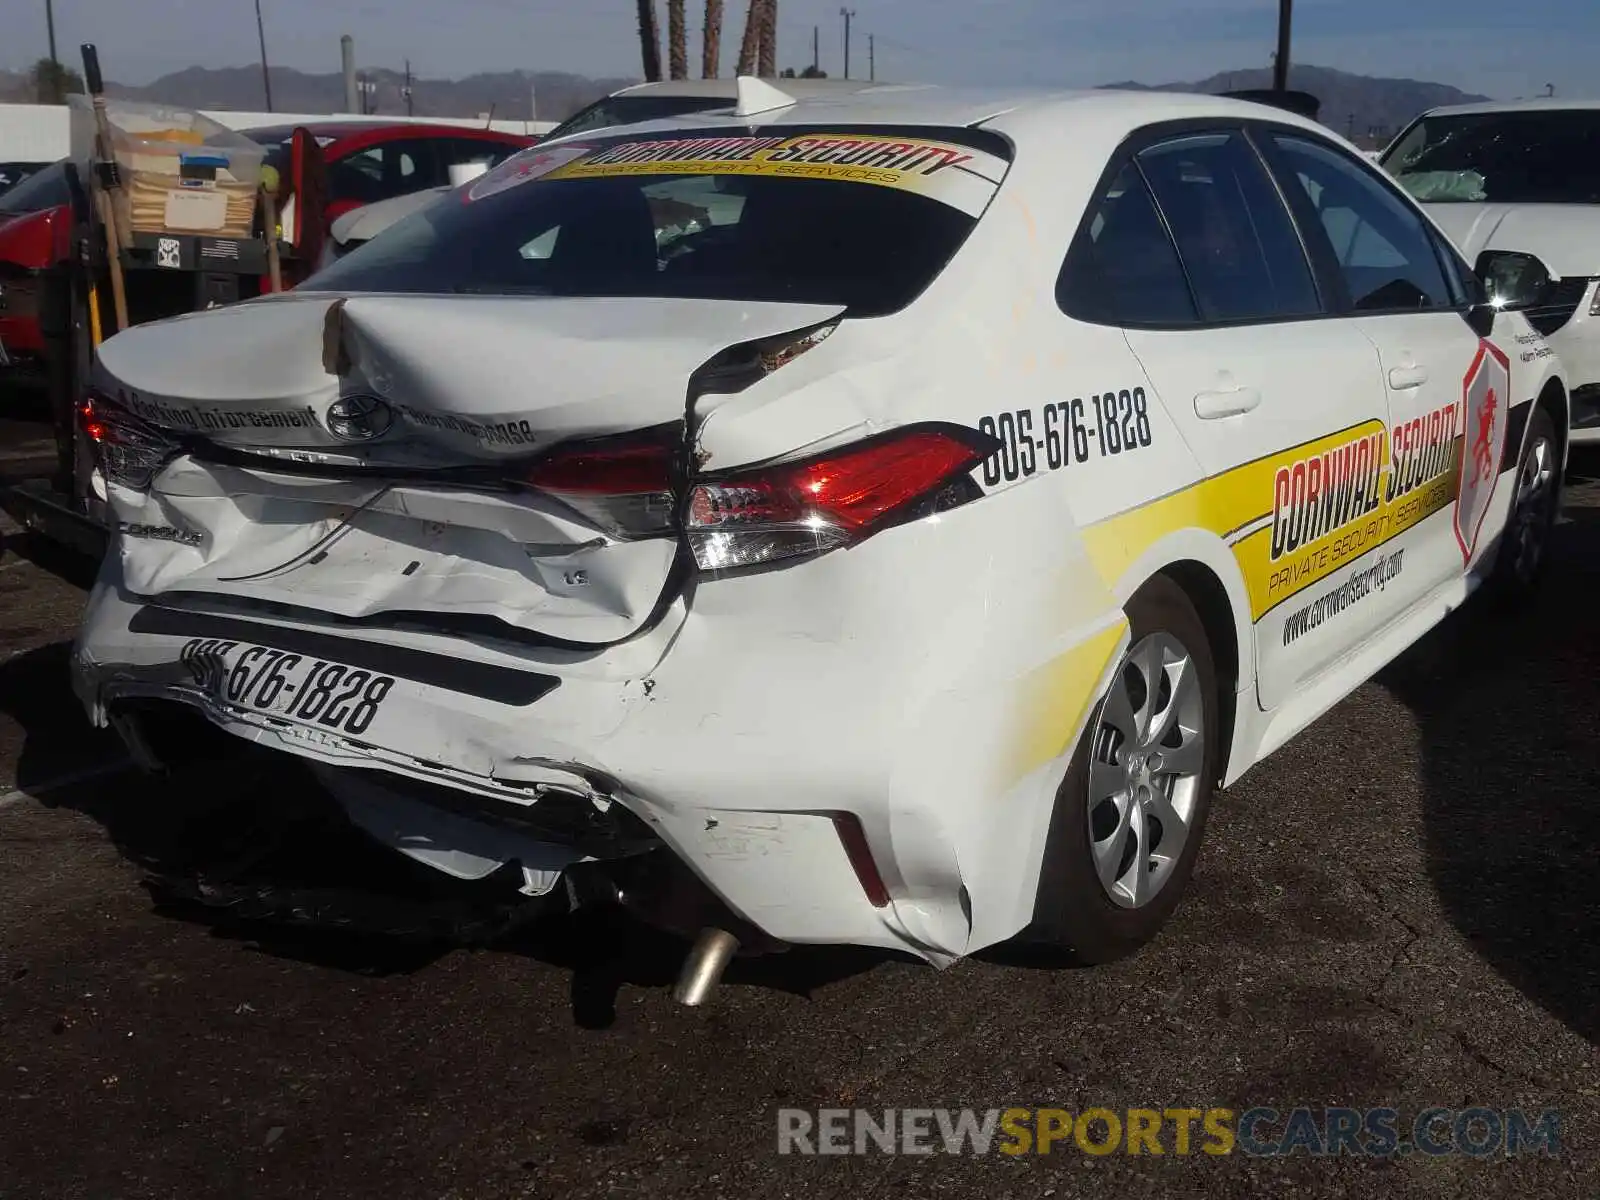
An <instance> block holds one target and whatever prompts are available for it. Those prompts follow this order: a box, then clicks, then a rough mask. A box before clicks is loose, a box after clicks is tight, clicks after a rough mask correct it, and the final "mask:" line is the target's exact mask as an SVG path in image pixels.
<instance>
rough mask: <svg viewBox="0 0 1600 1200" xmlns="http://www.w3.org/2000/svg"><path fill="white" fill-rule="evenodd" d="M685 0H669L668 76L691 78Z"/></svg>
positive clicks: (672, 77)
mask: <svg viewBox="0 0 1600 1200" xmlns="http://www.w3.org/2000/svg"><path fill="white" fill-rule="evenodd" d="M683 5H684V0H667V77H668V78H669V79H687V78H689V45H688V42H687V41H686V40H685V38H686V34H685V31H684V24H683Z"/></svg>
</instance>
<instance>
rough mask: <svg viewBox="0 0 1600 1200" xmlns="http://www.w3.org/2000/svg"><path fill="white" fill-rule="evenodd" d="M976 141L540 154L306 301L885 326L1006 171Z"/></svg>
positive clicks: (963, 133)
mask: <svg viewBox="0 0 1600 1200" xmlns="http://www.w3.org/2000/svg"><path fill="white" fill-rule="evenodd" d="M1008 155H1009V150H1008V149H1007V145H1006V143H1005V142H1004V141H1002V140H1001V139H999V138H996V137H993V136H992V135H986V134H981V133H979V132H978V131H974V130H934V129H920V130H917V131H916V132H915V134H913V135H905V134H901V133H899V132H898V131H895V132H884V131H881V130H850V131H844V132H824V131H817V132H807V133H802V134H795V133H791V132H789V131H785V132H783V133H781V134H776V135H764V134H762V133H760V132H759V131H756V132H754V133H752V132H748V131H745V130H740V131H737V132H734V133H729V132H726V131H717V130H713V131H707V132H704V133H694V134H687V135H674V137H673V138H671V139H667V140H663V139H661V138H660V137H659V136H658V137H656V138H655V139H654V140H651V139H648V138H639V137H634V138H624V137H616V136H612V137H608V138H597V139H595V140H592V141H584V142H583V143H582V144H572V145H561V146H550V147H547V148H546V147H534V148H532V149H530V150H527V151H524V152H523V153H521V154H519V155H517V156H515V157H513V158H511V159H508V160H507V161H506V162H505V163H502V164H501V165H500V166H499V167H497V168H495V169H494V170H492V171H490V172H489V173H487V174H486V175H483V176H481V177H480V178H479V179H478V180H477V181H476V182H474V183H473V184H471V185H470V186H468V187H466V188H464V189H462V190H461V191H459V192H457V193H456V194H454V195H452V196H450V197H448V198H447V199H446V200H445V201H444V202H443V203H440V204H435V205H432V206H431V207H429V208H426V209H424V210H422V211H420V212H416V213H413V214H411V215H410V216H408V217H406V218H405V219H404V220H402V221H400V222H398V223H396V224H395V225H393V226H392V227H390V228H389V229H387V230H385V231H384V232H383V233H381V234H380V235H378V236H377V237H375V238H374V239H373V240H372V241H371V242H369V243H368V244H366V245H365V246H363V247H361V248H360V249H358V250H355V251H354V252H352V253H351V254H349V255H348V256H346V257H345V258H343V259H340V260H339V261H338V262H337V263H335V264H334V265H332V266H331V267H329V268H328V269H327V270H325V271H322V272H320V273H319V274H317V275H314V276H312V277H311V278H310V279H308V280H306V281H305V282H304V283H302V284H301V285H300V290H302V291H306V290H325V291H340V292H428V293H435V294H437V293H450V292H454V293H460V294H488V295H547V296H632V297H639V296H661V297H677V298H685V299H715V300H749V301H793V302H797V303H813V304H827V305H837V306H840V307H844V308H846V309H848V310H850V312H851V313H852V314H853V315H856V316H881V315H884V314H887V313H891V312H896V311H898V310H900V309H901V308H903V307H905V306H906V305H908V304H909V303H910V302H911V301H912V300H913V299H915V298H916V296H917V295H919V294H920V293H921V292H922V291H923V289H925V288H926V287H927V286H928V285H929V284H930V283H931V282H932V281H933V279H934V278H935V277H936V276H937V275H938V274H939V272H940V271H942V270H943V269H944V267H945V266H946V264H948V263H949V261H950V260H951V258H952V257H953V256H954V255H955V253H956V251H957V250H958V249H959V248H960V247H961V244H962V242H963V241H964V240H965V239H966V237H967V235H968V234H969V233H970V232H971V231H972V228H973V226H974V225H975V224H976V223H977V220H978V218H979V217H980V216H981V215H982V214H983V212H984V210H985V208H986V207H987V206H988V203H989V201H990V200H991V199H992V198H993V196H994V193H995V191H996V190H997V189H998V187H999V185H1000V183H1001V181H1002V179H1003V178H1004V174H1005V171H1006V169H1007V167H1008V165H1009V157H1008Z"/></svg>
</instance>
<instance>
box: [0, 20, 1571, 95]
mask: <svg viewBox="0 0 1600 1200" xmlns="http://www.w3.org/2000/svg"><path fill="white" fill-rule="evenodd" d="M657 2H658V6H663V5H664V0H657ZM44 3H45V0H0V30H4V31H5V36H4V38H3V39H0V67H9V68H11V69H17V68H20V67H23V66H25V65H27V63H29V62H31V61H32V60H33V58H35V57H37V56H38V55H40V54H42V53H44V50H45V45H46V39H45V21H44ZM851 4H852V7H854V9H855V11H856V17H855V20H854V31H855V35H854V38H853V46H852V64H851V68H852V69H851V73H852V74H853V75H859V76H862V77H864V76H865V75H866V68H867V35H869V34H875V35H877V66H878V75H879V77H880V78H895V79H906V80H911V79H915V80H928V81H935V82H950V83H1004V82H1017V83H1028V84H1049V85H1057V86H1087V85H1092V84H1097V83H1106V82H1110V81H1113V80H1121V79H1138V80H1141V81H1143V82H1146V83H1158V82H1166V81H1169V80H1180V79H1199V78H1203V77H1205V76H1207V75H1210V74H1212V73H1213V72H1215V71H1220V70H1227V69H1232V68H1239V67H1245V66H1256V65H1259V66H1265V65H1266V64H1267V63H1268V61H1269V55H1270V54H1271V52H1272V49H1273V45H1274V38H1275V36H1276V23H1277V3H1276V0H988V2H987V3H985V2H984V0H851ZM261 6H262V11H263V14H264V17H265V21H266V27H267V39H268V52H269V55H270V57H271V58H272V61H273V62H274V63H275V64H281V65H284V66H293V67H299V68H302V69H304V70H311V71H334V70H338V68H339V36H340V35H341V34H343V33H349V34H351V35H352V36H353V37H354V38H355V42H356V57H357V60H358V63H359V64H360V65H362V66H392V67H399V66H400V65H401V62H402V61H403V60H404V59H406V58H408V57H409V58H410V59H411V63H412V69H413V70H414V71H415V72H416V73H417V74H418V75H420V76H423V77H427V76H430V75H432V76H461V75H466V74H470V73H472V72H474V71H490V70H513V69H517V68H526V69H531V70H538V69H558V70H571V71H576V72H580V73H584V74H594V75H599V74H637V72H638V70H639V62H638V47H637V42H636V38H635V36H634V32H633V11H634V0H261ZM688 6H689V10H690V18H689V24H690V27H691V30H693V31H695V32H694V34H693V39H694V40H696V41H697V39H698V28H699V25H700V11H701V9H702V8H703V2H702V0H688ZM726 7H727V11H728V17H727V29H726V31H725V33H724V35H723V44H724V52H725V53H724V60H725V66H724V71H725V72H726V70H727V69H728V67H729V66H731V63H732V60H733V58H734V56H735V54H736V53H737V46H738V38H739V33H740V30H741V29H742V28H743V21H744V8H745V0H726ZM839 7H840V4H839V0H779V12H780V27H779V34H778V57H779V65H780V66H796V67H799V66H804V65H805V64H806V63H807V62H809V61H810V58H811V34H812V28H813V26H814V25H820V26H821V33H822V64H823V68H824V69H825V70H827V71H828V72H829V73H830V74H834V75H837V74H840V73H841V66H842V47H843V21H842V19H841V18H840V16H839ZM1295 9H1296V12H1295V28H1294V33H1295V43H1294V59H1295V61H1298V62H1306V63H1315V64H1318V65H1321V66H1331V67H1339V68H1342V69H1345V70H1352V71H1360V72H1362V73H1365V74H1373V75H1397V76H1404V77H1408V78H1414V79H1427V80H1435V81H1438V82H1443V83H1452V84H1455V85H1456V86H1458V87H1461V88H1464V89H1466V90H1468V91H1476V92H1483V93H1485V94H1488V95H1491V96H1497V97H1507V98H1509V97H1513V96H1523V95H1528V96H1531V95H1542V94H1543V93H1544V90H1545V85H1546V84H1554V85H1555V88H1556V92H1557V94H1558V95H1564V96H1579V95H1584V96H1596V97H1600V3H1596V2H1595V0H1515V2H1512V3H1508V2H1507V0H1297V2H1296V5H1295ZM55 12H56V40H57V47H58V52H59V53H60V54H61V56H62V57H63V58H66V59H70V60H74V61H75V60H76V57H77V46H78V43H79V42H81V41H85V40H93V41H96V42H97V43H98V44H99V46H100V53H101V58H102V61H103V62H104V64H105V67H106V71H107V73H108V74H109V75H111V76H112V77H114V78H117V79H122V80H126V81H128V82H132V83H143V82H148V81H149V80H150V79H152V78H154V77H156V76H158V75H160V74H163V73H165V72H167V71H171V70H176V69H179V68H181V67H185V66H191V65H197V64H198V65H204V66H229V65H241V64H249V63H254V62H255V61H256V55H257V50H256V30H255V16H254V8H253V4H252V0H55ZM691 61H693V62H697V61H698V49H697V48H695V49H692V50H691Z"/></svg>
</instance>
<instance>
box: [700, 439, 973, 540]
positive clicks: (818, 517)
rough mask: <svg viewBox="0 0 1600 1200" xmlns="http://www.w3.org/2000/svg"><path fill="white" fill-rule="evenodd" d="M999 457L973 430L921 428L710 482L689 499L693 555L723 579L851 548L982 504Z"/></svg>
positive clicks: (705, 481) (709, 480)
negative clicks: (898, 527)
mask: <svg viewBox="0 0 1600 1200" xmlns="http://www.w3.org/2000/svg"><path fill="white" fill-rule="evenodd" d="M996 449H998V443H997V442H996V441H995V440H994V439H993V438H990V437H988V436H987V435H986V434H982V433H979V432H977V431H976V430H972V429H966V428H963V427H961V426H955V425H941V426H921V427H914V428H910V429H905V430H900V431H898V432H896V433H893V434H890V435H887V436H883V437H877V438H871V439H869V440H867V441H865V442H857V443H855V444H854V445H851V446H847V447H844V448H841V449H839V450H835V451H832V452H830V453H828V454H826V455H822V456H819V457H816V458H812V459H808V460H805V461H803V462H795V463H784V464H774V465H771V466H767V467H761V468H757V469H754V470H750V471H742V472H737V473H732V474H728V475H723V476H719V477H715V478H707V479H703V480H701V481H700V482H699V483H698V484H697V485H696V486H695V487H694V489H693V490H692V491H691V492H690V493H689V504H688V513H687V517H686V525H687V534H688V537H689V544H690V548H691V549H692V550H693V552H694V558H695V562H696V564H698V566H699V567H700V569H701V570H704V571H721V570H728V569H731V568H736V567H748V566H755V565H758V564H761V563H767V562H772V561H774V560H780V559H787V558H794V557H797V556H809V555H815V554H822V553H826V552H827V551H829V550H835V549H839V548H840V547H844V546H850V545H853V544H855V543H858V542H860V541H862V540H863V539H865V538H867V537H870V536H872V534H874V533H876V532H878V531H879V530H881V529H885V528H888V527H889V526H891V525H895V524H900V523H903V522H904V521H907V520H914V519H917V518H919V517H923V516H931V515H932V514H934V513H936V512H941V511H944V510H946V509H950V508H954V507H956V506H957V505H960V504H965V503H966V502H967V501H969V500H973V499H976V498H977V497H978V496H981V495H982V494H983V493H982V489H980V488H979V487H978V485H977V484H976V483H975V482H973V480H972V478H971V476H970V472H971V471H972V469H973V468H974V467H976V466H977V465H978V464H979V463H980V462H982V461H983V460H984V459H985V458H986V457H988V456H989V455H990V454H992V453H994V452H995V450H996Z"/></svg>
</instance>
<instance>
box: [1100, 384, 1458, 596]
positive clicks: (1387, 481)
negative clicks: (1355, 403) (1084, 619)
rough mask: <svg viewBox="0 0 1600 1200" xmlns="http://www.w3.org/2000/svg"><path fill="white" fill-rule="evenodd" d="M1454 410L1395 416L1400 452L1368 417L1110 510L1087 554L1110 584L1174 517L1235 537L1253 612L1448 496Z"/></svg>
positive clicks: (1169, 529) (1178, 523)
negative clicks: (1401, 419) (1400, 419)
mask: <svg viewBox="0 0 1600 1200" xmlns="http://www.w3.org/2000/svg"><path fill="white" fill-rule="evenodd" d="M1460 411H1461V406H1460V404H1458V403H1456V404H1446V405H1444V406H1442V407H1441V408H1439V409H1438V410H1436V411H1435V412H1433V413H1430V414H1427V415H1426V416H1423V417H1419V418H1417V419H1416V420H1415V421H1411V422H1408V423H1407V424H1406V425H1404V426H1402V427H1401V430H1400V435H1401V440H1402V445H1401V449H1400V450H1399V452H1398V453H1399V458H1398V461H1397V460H1396V452H1395V450H1394V439H1393V438H1391V436H1390V431H1389V429H1388V427H1387V426H1386V425H1385V424H1384V423H1383V422H1382V421H1377V420H1373V421H1366V422H1363V423H1362V424H1360V425H1355V426H1351V427H1350V428H1348V429H1342V430H1340V431H1338V432H1337V433H1331V434H1329V435H1327V436H1326V437H1321V438H1316V439H1314V440H1312V441H1309V442H1303V443H1301V444H1300V445H1298V446H1291V447H1289V448H1287V449H1285V450H1280V451H1278V452H1276V453H1274V454H1271V455H1267V456H1265V457H1263V458H1259V459H1256V460H1254V461H1253V462H1248V463H1245V464H1244V465H1242V466H1239V467H1234V468H1232V469H1230V470H1227V471H1224V472H1222V473H1221V474H1218V475H1213V476H1211V477H1210V478H1208V479H1203V480H1201V481H1200V482H1199V483H1196V484H1194V485H1192V486H1190V487H1187V488H1184V489H1183V490H1181V491H1178V492H1175V493H1173V494H1172V495H1169V496H1163V497H1161V498H1160V499H1158V500H1154V501H1151V502H1150V503H1148V504H1145V505H1142V506H1140V507H1138V508H1134V509H1130V510H1128V511H1127V512H1123V513H1118V514H1116V515H1115V516H1111V517H1108V518H1106V519H1105V520H1103V521H1100V522H1098V523H1096V524H1094V525H1092V526H1090V527H1089V528H1088V529H1086V530H1085V531H1084V540H1085V543H1086V545H1087V548H1088V553H1089V558H1090V561H1091V562H1093V563H1094V566H1095V569H1096V571H1097V572H1098V573H1099V575H1100V578H1101V580H1102V581H1103V582H1104V583H1105V585H1106V586H1107V587H1112V588H1114V587H1115V586H1116V584H1117V583H1118V582H1119V581H1120V580H1121V579H1122V578H1123V577H1124V575H1125V574H1126V573H1127V571H1128V569H1129V568H1130V567H1131V566H1132V565H1133V564H1134V563H1135V562H1136V561H1137V560H1138V559H1139V557H1140V556H1141V555H1143V554H1144V553H1145V551H1147V550H1148V549H1149V548H1150V547H1151V546H1152V545H1153V544H1155V543H1156V542H1157V541H1159V540H1160V539H1161V538H1163V537H1166V536H1167V535H1169V534H1171V533H1174V532H1176V531H1178V530H1180V529H1202V530H1205V531H1207V532H1208V533H1211V534H1213V535H1215V536H1217V537H1220V538H1225V539H1236V540H1234V541H1233V547H1232V548H1233V552H1234V557H1235V559H1236V560H1237V562H1238V564H1239V570H1240V573H1241V574H1242V575H1243V577H1244V582H1245V587H1246V589H1247V590H1248V592H1249V595H1250V608H1251V620H1252V621H1259V620H1260V619H1261V618H1262V617H1263V616H1265V615H1266V614H1267V613H1268V612H1270V611H1271V610H1272V609H1274V608H1276V607H1277V606H1278V605H1279V604H1282V603H1283V602H1284V601H1285V600H1288V599H1289V598H1290V597H1291V596H1294V595H1296V594H1298V593H1299V592H1302V591H1304V590H1305V589H1306V588H1308V587H1311V586H1312V585H1314V584H1316V583H1317V582H1318V581H1320V580H1322V579H1324V578H1326V577H1327V576H1329V575H1331V574H1333V573H1334V572H1336V571H1338V570H1340V569H1342V568H1343V567H1346V566H1348V565H1349V564H1350V563H1351V562H1353V561H1354V560H1355V559H1357V558H1360V557H1362V556H1363V555H1366V554H1368V553H1370V552H1371V551H1373V550H1375V549H1377V548H1378V547H1379V546H1381V545H1383V544H1384V543H1385V542H1387V541H1389V540H1390V539H1391V538H1394V537H1397V536H1399V535H1400V534H1402V533H1404V532H1405V531H1406V530H1408V529H1410V528H1412V527H1413V526H1415V525H1417V524H1418V523H1420V522H1422V521H1424V520H1426V519H1427V518H1428V517H1430V516H1432V515H1433V514H1434V513H1437V512H1439V511H1441V510H1442V509H1445V508H1448V507H1449V506H1450V505H1451V504H1452V503H1454V502H1455V499H1456V493H1457V483H1458V480H1459V478H1460V462H1461V445H1462V442H1461V437H1460V434H1459V432H1458V425H1459V423H1460V419H1461V418H1460ZM1262 522H1265V524H1261V523H1262ZM1251 526H1258V527H1257V528H1255V529H1253V530H1252V529H1251V528H1250V527H1251ZM1247 530H1248V531H1249V532H1246V531H1247Z"/></svg>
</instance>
